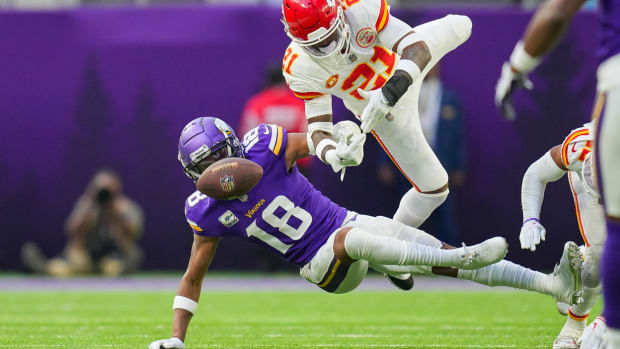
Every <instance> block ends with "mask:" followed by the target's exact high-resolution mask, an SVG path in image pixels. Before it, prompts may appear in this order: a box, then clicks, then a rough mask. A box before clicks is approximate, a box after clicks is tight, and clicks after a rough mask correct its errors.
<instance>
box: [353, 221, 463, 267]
mask: <svg viewBox="0 0 620 349" xmlns="http://www.w3.org/2000/svg"><path fill="white" fill-rule="evenodd" d="M344 248H345V250H346V252H347V254H348V255H349V257H351V258H352V259H363V260H367V261H368V262H370V263H371V264H375V265H377V264H379V265H380V264H383V265H427V266H438V267H453V266H456V265H458V264H459V263H460V261H461V254H462V253H463V251H462V249H461V248H458V249H453V250H442V249H439V248H434V247H429V246H425V245H420V244H415V243H411V242H408V241H402V240H398V239H395V238H392V237H388V236H380V235H374V234H371V233H369V232H367V231H365V230H362V229H360V228H353V229H351V230H349V232H348V233H347V236H346V238H345V240H344Z"/></svg>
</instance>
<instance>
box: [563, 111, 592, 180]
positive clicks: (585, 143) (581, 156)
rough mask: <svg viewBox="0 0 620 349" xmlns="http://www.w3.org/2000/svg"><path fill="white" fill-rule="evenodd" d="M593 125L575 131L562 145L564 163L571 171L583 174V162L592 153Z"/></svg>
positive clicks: (588, 124) (589, 124)
mask: <svg viewBox="0 0 620 349" xmlns="http://www.w3.org/2000/svg"><path fill="white" fill-rule="evenodd" d="M593 139H594V136H593V132H592V123H587V124H585V125H583V127H580V128H577V129H574V130H573V131H572V132H571V133H570V134H569V135H568V137H566V139H564V142H563V143H562V154H561V155H562V163H563V164H564V166H566V168H567V169H569V170H570V171H576V172H581V168H582V166H583V161H584V160H585V159H586V156H588V154H589V153H590V152H591V151H592V141H593Z"/></svg>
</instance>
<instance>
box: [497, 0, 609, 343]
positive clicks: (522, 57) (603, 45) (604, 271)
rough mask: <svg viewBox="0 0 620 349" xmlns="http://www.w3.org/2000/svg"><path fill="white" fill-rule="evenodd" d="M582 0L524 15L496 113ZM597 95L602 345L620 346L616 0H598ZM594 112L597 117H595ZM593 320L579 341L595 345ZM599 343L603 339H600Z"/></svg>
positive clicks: (561, 0) (556, 2) (524, 83)
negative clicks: (522, 31)
mask: <svg viewBox="0 0 620 349" xmlns="http://www.w3.org/2000/svg"><path fill="white" fill-rule="evenodd" d="M584 2H585V0H546V1H545V2H544V3H543V4H541V5H540V7H539V8H538V10H537V11H536V14H535V15H534V18H533V19H532V20H531V21H530V24H529V25H528V27H527V29H526V31H525V34H524V36H523V38H522V39H521V41H519V42H518V43H517V45H516V46H515V48H514V51H513V52H512V55H511V56H510V60H509V62H506V63H505V64H504V66H503V67H502V73H501V77H500V79H499V81H498V83H497V87H496V90H495V102H496V104H497V105H498V106H499V107H500V110H501V111H502V113H503V114H504V115H505V116H507V117H508V118H514V117H515V113H514V109H513V108H512V104H511V101H510V98H511V96H512V94H513V93H514V91H515V90H516V89H517V88H520V87H526V88H528V89H531V88H532V83H531V82H530V81H529V80H528V79H527V74H528V73H529V72H531V71H532V70H534V69H535V68H536V67H537V66H538V64H539V63H540V61H541V59H542V56H543V55H544V54H545V53H546V52H547V51H549V50H550V49H551V48H552V47H553V45H554V44H555V43H556V42H557V41H558V40H559V39H560V38H561V37H562V36H563V34H564V32H565V29H566V28H567V27H568V26H569V25H570V22H571V20H572V18H573V15H574V14H575V13H576V12H577V11H578V10H579V8H581V6H582V5H583V3H584ZM598 12H599V14H598V17H599V21H598V22H599V39H598V41H599V48H598V51H597V54H598V58H599V63H600V64H599V67H598V71H597V80H598V83H597V92H598V98H597V102H596V105H595V108H594V115H593V120H598V122H597V130H596V133H595V142H594V145H595V147H596V150H595V151H594V154H595V157H596V161H595V162H594V163H595V164H596V166H597V171H596V173H597V174H598V175H597V178H598V179H599V186H600V188H601V194H602V195H601V196H602V198H603V199H604V200H603V201H604V208H605V213H606V215H607V219H606V220H607V224H606V229H607V241H606V243H605V247H604V250H603V255H602V257H601V278H602V281H603V298H604V300H605V302H604V303H605V309H604V311H603V312H604V314H605V318H606V320H607V327H608V330H607V342H608V347H607V348H608V349H620V254H618V253H617V251H618V250H620V151H618V149H620V1H618V0H599V1H598ZM599 116H600V118H599ZM598 325H599V323H598V322H593V323H592V324H590V327H588V329H586V331H585V332H586V333H587V334H588V335H587V336H586V335H584V336H583V340H582V344H581V347H582V348H585V349H590V348H599V347H600V345H599V344H598V343H600V342H601V341H603V337H604V336H605V327H604V326H598ZM603 345H604V344H603Z"/></svg>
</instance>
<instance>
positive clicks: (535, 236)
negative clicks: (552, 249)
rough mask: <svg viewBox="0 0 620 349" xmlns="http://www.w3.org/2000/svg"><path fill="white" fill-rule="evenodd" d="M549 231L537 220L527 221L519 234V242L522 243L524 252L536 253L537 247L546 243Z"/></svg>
mask: <svg viewBox="0 0 620 349" xmlns="http://www.w3.org/2000/svg"><path fill="white" fill-rule="evenodd" d="M546 234H547V231H546V230H545V227H543V226H542V224H540V223H538V222H537V221H535V220H531V221H527V222H525V223H524V224H523V226H522V227H521V234H519V241H521V248H522V249H524V250H528V249H529V250H530V251H536V245H538V244H539V243H540V242H541V241H545V235H546Z"/></svg>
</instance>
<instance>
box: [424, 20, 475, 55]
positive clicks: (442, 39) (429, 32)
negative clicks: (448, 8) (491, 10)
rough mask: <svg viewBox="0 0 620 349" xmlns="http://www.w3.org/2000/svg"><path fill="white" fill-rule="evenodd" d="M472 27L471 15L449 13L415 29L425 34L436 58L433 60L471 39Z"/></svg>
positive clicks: (426, 40)
mask: <svg viewBox="0 0 620 349" xmlns="http://www.w3.org/2000/svg"><path fill="white" fill-rule="evenodd" d="M471 28H472V22H471V19H469V17H467V16H460V15H447V16H445V17H443V18H440V19H437V20H434V21H432V22H428V23H424V24H421V25H419V26H416V27H414V28H413V30H414V31H415V32H416V33H419V34H420V35H422V36H424V38H425V40H424V41H425V42H426V44H427V46H428V48H429V49H430V50H431V54H432V56H433V58H434V59H433V61H437V60H439V59H441V57H443V56H444V55H445V54H446V53H448V52H449V51H452V50H454V49H455V48H457V47H458V46H459V45H461V44H462V43H464V42H465V41H466V40H467V39H469V37H470V36H471Z"/></svg>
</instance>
